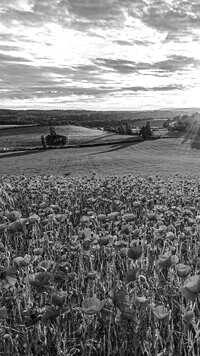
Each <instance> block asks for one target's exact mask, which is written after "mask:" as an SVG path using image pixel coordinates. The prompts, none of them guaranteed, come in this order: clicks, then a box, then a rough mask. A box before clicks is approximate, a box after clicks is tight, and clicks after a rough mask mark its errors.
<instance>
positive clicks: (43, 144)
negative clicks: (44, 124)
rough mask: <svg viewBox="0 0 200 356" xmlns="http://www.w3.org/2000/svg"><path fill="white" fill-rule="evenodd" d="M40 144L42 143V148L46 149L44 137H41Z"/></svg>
mask: <svg viewBox="0 0 200 356" xmlns="http://www.w3.org/2000/svg"><path fill="white" fill-rule="evenodd" d="M41 143H42V146H43V148H46V142H45V138H44V135H42V136H41Z"/></svg>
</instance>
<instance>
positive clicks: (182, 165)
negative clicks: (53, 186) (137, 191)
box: [0, 138, 200, 177]
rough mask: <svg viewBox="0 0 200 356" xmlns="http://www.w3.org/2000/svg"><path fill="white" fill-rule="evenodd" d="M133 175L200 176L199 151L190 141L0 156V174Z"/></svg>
mask: <svg viewBox="0 0 200 356" xmlns="http://www.w3.org/2000/svg"><path fill="white" fill-rule="evenodd" d="M94 172H95V173H97V174H98V175H103V176H106V175H115V174H119V175H124V174H134V175H136V176H140V175H141V176H144V175H150V174H152V175H155V174H158V175H162V176H174V175H175V174H179V175H181V176H187V177H199V176H200V151H199V150H197V149H192V148H191V147H190V142H189V141H187V142H184V143H183V140H182V139H181V138H179V139H168V140H165V139H161V140H156V141H144V142H132V143H130V142H125V143H112V144H109V145H104V146H96V147H81V148H72V149H67V150H66V149H63V150H62V149H61V150H47V151H40V152H37V151H35V152H15V153H13V154H12V156H9V157H8V156H7V157H6V156H2V157H0V174H1V175H4V174H9V175H21V174H27V175H33V174H34V175H35V174H41V175H43V174H54V175H60V174H70V175H71V176H76V175H80V176H83V175H89V174H91V173H94Z"/></svg>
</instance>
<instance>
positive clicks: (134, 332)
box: [0, 174, 200, 356]
mask: <svg viewBox="0 0 200 356" xmlns="http://www.w3.org/2000/svg"><path fill="white" fill-rule="evenodd" d="M199 232H200V184H199V182H198V180H197V179H189V178H183V177H180V176H179V175H176V176H174V177H173V179H170V178H167V177H160V176H158V175H153V176H148V177H135V176H133V175H131V174H128V175H121V176H117V175H112V176H109V177H103V176H102V177H101V176H97V175H96V174H91V175H88V176H87V177H85V176H82V177H81V176H79V177H64V176H59V177H58V176H57V177H55V176H51V175H46V176H32V177H28V176H24V175H23V176H16V177H14V176H10V177H6V176H2V177H1V180H0V355H4V356H6V355H16V356H17V355H20V356H21V355H29V356H35V355H38V356H43V355H57V356H69V355H77V356H78V355H82V356H84V355H91V356H93V355H94V356H95V355H99V356H101V355H102V356H104V355H105V356H108V355H116V356H117V355H119V356H126V355H136V356H142V355H144V356H148V355H149V356H150V355H157V356H164V355H166V356H168V355H169V356H170V355H171V356H172V355H177V356H178V355H185V356H186V355H191V356H193V355H199V354H200V341H199V333H200V327H199V324H200V310H199V308H200V299H199V292H200V274H199V268H200V238H199Z"/></svg>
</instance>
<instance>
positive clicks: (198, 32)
mask: <svg viewBox="0 0 200 356" xmlns="http://www.w3.org/2000/svg"><path fill="white" fill-rule="evenodd" d="M199 45H200V3H199V1H196V0H194V1H191V0H190V1H189V0H160V1H157V0H134V1H132V0H118V1H117V0H1V2H0V108H1V109H3V108H7V109H64V110H67V109H80V110H81V109H88V110H154V109H159V108H177V107H180V108H181V107H182V108H189V107H193V108H195V107H199V96H200V93H199V89H200V51H199Z"/></svg>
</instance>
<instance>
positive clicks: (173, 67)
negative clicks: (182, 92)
mask: <svg viewBox="0 0 200 356" xmlns="http://www.w3.org/2000/svg"><path fill="white" fill-rule="evenodd" d="M94 63H95V64H96V65H98V66H100V67H105V68H107V69H111V70H113V71H117V72H118V73H121V74H130V73H139V72H141V71H152V70H155V71H162V72H169V73H173V72H178V71H183V70H188V69H192V68H195V67H198V66H199V65H200V60H196V59H195V58H193V57H186V56H182V55H171V56H169V57H168V58H167V59H166V60H163V61H159V62H155V63H145V62H135V61H129V60H123V59H107V58H96V60H95V61H94ZM163 75H164V74H163Z"/></svg>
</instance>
